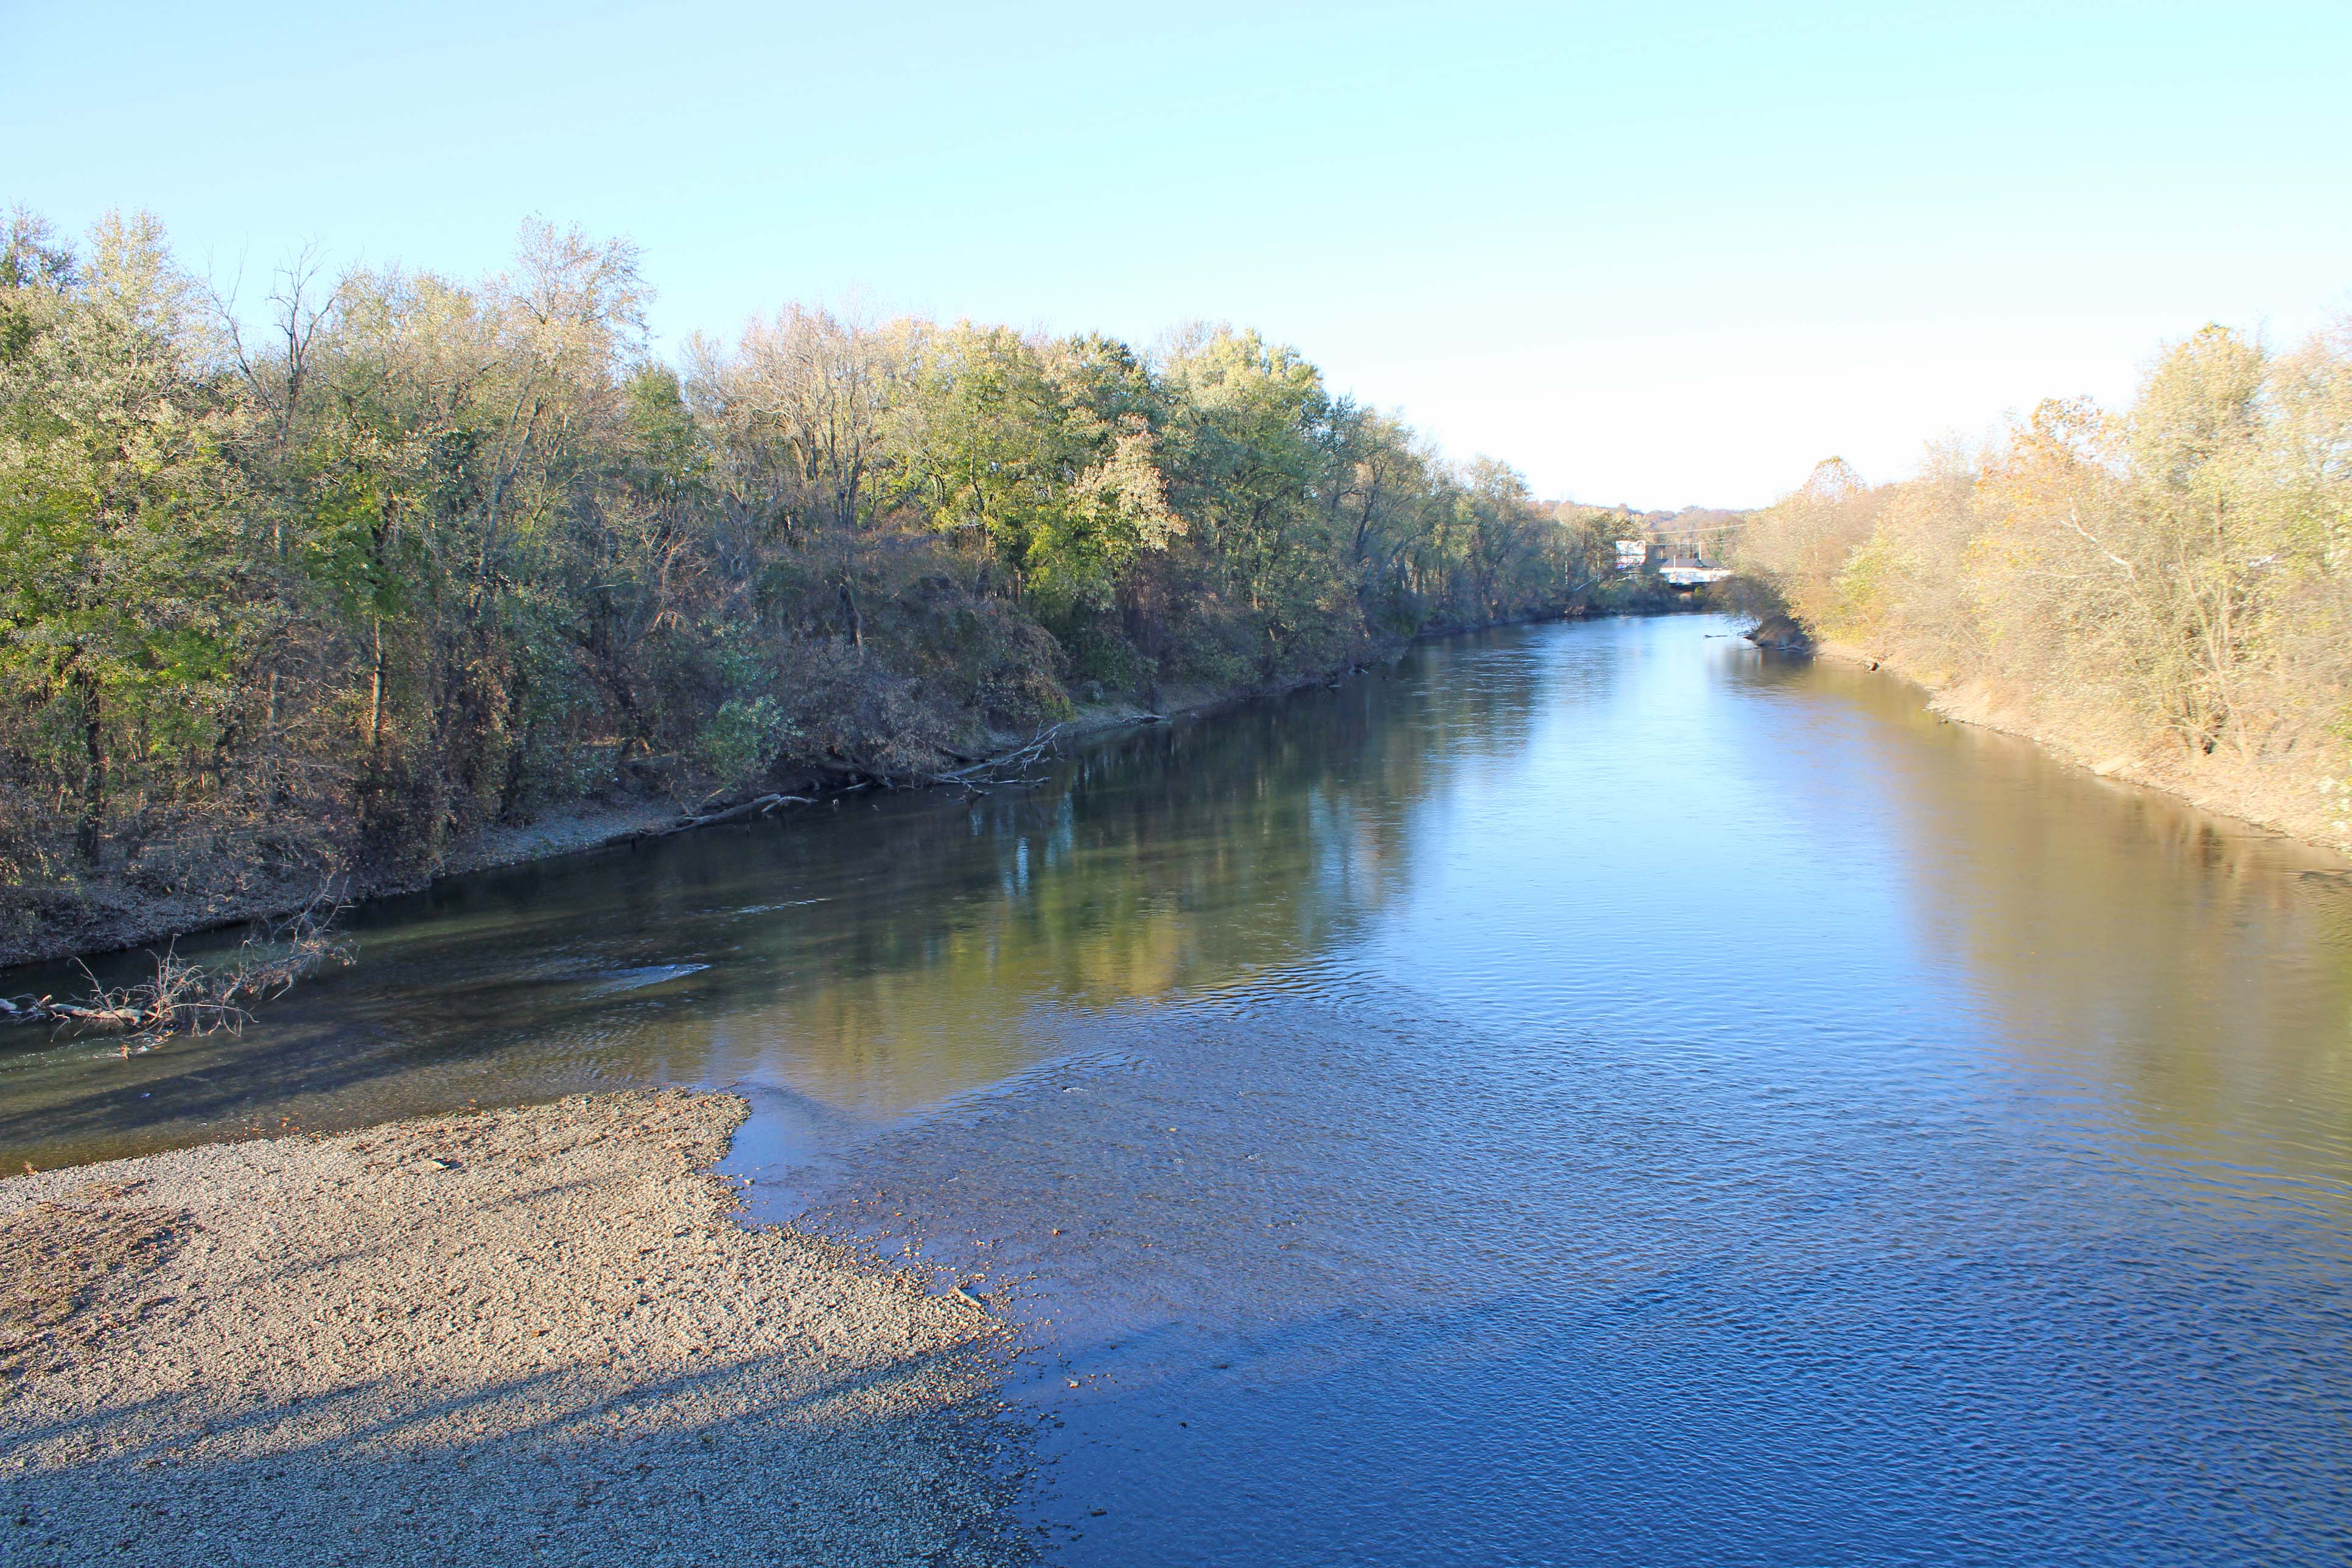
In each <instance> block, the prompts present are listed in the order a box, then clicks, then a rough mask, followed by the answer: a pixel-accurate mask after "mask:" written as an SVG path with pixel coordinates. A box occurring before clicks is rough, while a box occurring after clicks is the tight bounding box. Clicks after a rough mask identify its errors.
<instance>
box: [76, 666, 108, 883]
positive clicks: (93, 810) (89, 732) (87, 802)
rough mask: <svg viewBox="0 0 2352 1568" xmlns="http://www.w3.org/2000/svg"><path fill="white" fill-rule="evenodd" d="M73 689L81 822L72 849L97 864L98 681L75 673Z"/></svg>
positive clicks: (101, 777)
mask: <svg viewBox="0 0 2352 1568" xmlns="http://www.w3.org/2000/svg"><path fill="white" fill-rule="evenodd" d="M74 688H75V690H76V691H77V692H78V693H79V696H80V698H81V723H82V731H81V734H82V748H83V752H84V756H83V762H82V774H81V822H80V824H79V826H78V827H77V828H76V829H75V831H74V848H75V849H76V850H77V851H78V852H79V854H80V856H81V858H82V860H83V862H84V863H85V864H86V865H89V866H93V867H94V866H96V865H97V864H98V852H99V846H100V840H101V837H102V836H103V834H104V831H105V828H106V715H105V710H104V708H103V707H102V706H101V704H100V698H99V692H98V682H97V681H95V680H93V679H90V677H89V672H88V671H86V670H76V671H75V673H74Z"/></svg>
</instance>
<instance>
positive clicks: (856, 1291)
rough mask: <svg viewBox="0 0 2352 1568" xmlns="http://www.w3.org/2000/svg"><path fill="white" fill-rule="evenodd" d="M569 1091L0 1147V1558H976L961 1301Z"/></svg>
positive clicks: (654, 1113) (709, 1125)
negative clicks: (812, 1233)
mask: <svg viewBox="0 0 2352 1568" xmlns="http://www.w3.org/2000/svg"><path fill="white" fill-rule="evenodd" d="M743 1114H744V1108H743V1102H742V1101H741V1100H738V1099H735V1098H733V1097H731V1096H726V1095H715V1094H685V1093H677V1092H664V1093H658V1094H604V1095H593V1096H587V1097H581V1098H574V1099H571V1100H562V1101H560V1102H559V1103H557V1104H554V1105H548V1106H540V1107H536V1108H532V1109H528V1110H505V1111H495V1112H484V1113H480V1114H474V1115H465V1116H458V1117H450V1118H440V1119H435V1120H430V1121H410V1122H400V1123H395V1124H393V1125H389V1126H383V1127H377V1128H372V1129H369V1130H367V1131H361V1132H355V1133H350V1134H346V1135H343V1136H340V1137H333V1138H318V1139H313V1138H282V1139H275V1140H271V1141H268V1142H247V1143H229V1144H213V1145H209V1146H206V1147H203V1148H196V1149H184V1150H177V1151H174V1152H169V1153H164V1154H156V1155H152V1156H149V1157H147V1158H144V1159H137V1160H123V1161H115V1162H111V1163H106V1164H100V1165H87V1166H81V1167H79V1168H76V1169H73V1170H63V1171H55V1172H47V1173H37V1174H26V1175H20V1176H16V1177H12V1178H9V1179H7V1180H5V1181H0V1562H5V1563H10V1564H20V1563H21V1564H25V1565H26V1568H33V1565H37V1564H38V1565H47V1564H51V1563H55V1564H59V1565H64V1564H68V1563H70V1564H74V1565H76V1568H80V1565H83V1564H88V1563H107V1562H122V1563H140V1564H150V1565H154V1568H163V1565H165V1564H173V1563H203V1564H205V1565H206V1568H222V1565H223V1564H227V1565H229V1568H265V1565H269V1564H278V1563H370V1564H375V1563H435V1564H450V1563H592V1562H593V1563H597V1564H599V1565H601V1568H621V1565H634V1564H641V1563H642V1564H672V1563H675V1564H706V1563H707V1564H718V1563H727V1564H746V1563H761V1564H765V1563H807V1564H813V1565H817V1564H821V1565H824V1568H850V1565H857V1564H866V1563H936V1564H947V1563H997V1562H1002V1561H1005V1560H1007V1559H1008V1558H1011V1557H1013V1556H1015V1555H1017V1552H1016V1549H1015V1548H1014V1547H1013V1545H1012V1544H1011V1537H1010V1536H1009V1535H1008V1534H1007V1533H1005V1531H1003V1529H1002V1528H1001V1527H1000V1525H999V1524H998V1522H997V1521H1000V1520H1001V1519H1002V1518H1003V1507H1002V1505H1003V1501H1004V1498H1003V1489H1002V1485H1003V1484H1002V1482H1001V1481H1000V1480H999V1479H996V1478H998V1477H1000V1476H1001V1475H1002V1474H1003V1472H1004V1468H1005V1467H1004V1466H1003V1465H1002V1464H1000V1463H998V1462H997V1460H998V1446H999V1443H1000V1433H1001V1431H1002V1428H1001V1426H999V1424H998V1423H997V1422H996V1421H994V1420H993V1419H992V1416H993V1415H994V1413H995V1412H996V1410H997V1409H998V1406H997V1405H996V1403H995V1394H994V1389H995V1373H996V1365H997V1360H996V1358H997V1352H998V1347H999V1344H1000V1341H999V1338H998V1330H997V1328H996V1326H995V1325H994V1323H993V1322H992V1321H991V1320H990V1319H989V1318H988V1317H987V1316H985V1315H984V1314H983V1313H982V1312H980V1311H978V1310H975V1309H974V1308H973V1306H972V1305H971V1303H969V1302H967V1301H964V1300H959V1299H957V1298H956V1297H954V1296H952V1295H950V1296H933V1295H929V1294H926V1293H925V1292H924V1291H923V1290H922V1289H920V1288H919V1286H918V1285H917V1284H915V1283H914V1282H913V1281H912V1280H911V1279H909V1278H908V1277H907V1276H905V1275H902V1274H898V1273H893V1272H891V1271H889V1270H887V1269H885V1268H880V1267H878V1266H877V1265H875V1264H873V1263H872V1262H870V1261H869V1260H866V1259H864V1258H860V1257H858V1256H857V1255H856V1254H854V1253H851V1252H849V1251H847V1250H845V1249H844V1248H841V1247H835V1246H834V1245H832V1244H830V1243H828V1242H825V1241H824V1240H821V1239H818V1238H815V1237H808V1236H803V1235H800V1234H797V1233H795V1232H793V1231H790V1230H777V1229H772V1228H764V1229H753V1228H748V1227H746V1226H743V1225H741V1224H740V1223H739V1222H738V1219H737V1217H736V1214H737V1204H736V1200H735V1196H734V1194H733V1190H732V1189H731V1188H730V1186H729V1185H728V1184H727V1183H726V1182H725V1181H723V1180H722V1179H720V1178H719V1177H717V1176H715V1175H713V1174H712V1173H711V1170H710V1167H711V1166H712V1164H713V1163H715V1162H716V1161H717V1160H718V1158H719V1155H720V1154H721V1153H722V1152H724V1150H725V1148H726V1145H727V1141H728V1138H729V1137H730V1135H731V1133H732V1132H733V1131H734V1130H735V1128H736V1127H737V1126H738V1125H739V1124H740V1121H741V1120H742V1117H743Z"/></svg>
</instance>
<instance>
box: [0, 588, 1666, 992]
mask: <svg viewBox="0 0 2352 1568" xmlns="http://www.w3.org/2000/svg"><path fill="white" fill-rule="evenodd" d="M1612 589H1616V590H1618V591H1614V592H1612V593H1609V594H1607V595H1601V596H1600V597H1599V601H1598V603H1596V604H1594V605H1572V606H1569V607H1565V608H1559V607H1555V608H1549V609H1545V610H1540V611H1537V612H1533V613H1530V614H1527V615H1518V616H1506V617H1503V618H1500V619H1497V620H1492V621H1484V622H1475V621H1474V622H1464V623H1461V624H1444V625H1437V626H1430V627H1428V628H1426V629H1424V630H1423V631H1422V632H1420V633H1418V634H1416V635H1415V636H1414V637H1411V638H1397V639H1393V640H1391V642H1389V643H1387V644H1385V645H1384V646H1382V647H1381V648H1380V649H1378V650H1377V651H1376V652H1374V653H1372V654H1370V655H1368V656H1366V658H1363V659H1361V660H1351V661H1349V662H1347V663H1344V664H1339V665H1336V666H1332V667H1329V668H1318V669H1317V670H1314V671H1312V672H1309V673H1307V674H1303V675H1296V676H1291V677H1288V678H1285V679H1270V680H1260V681H1255V682H1251V683H1248V684H1243V685H1235V686H1230V687H1225V688H1222V689H1205V690H1204V689H1199V688H1179V687H1173V686H1171V687H1168V688H1165V689H1161V690H1160V691H1158V692H1155V693H1152V694H1151V695H1153V696H1155V697H1157V699H1158V701H1157V702H1156V704H1154V705H1151V706H1145V705H1143V704H1142V703H1139V702H1137V701H1134V700H1095V701H1089V702H1087V703H1086V704H1084V705H1083V706H1081V707H1079V708H1077V709H1076V711H1075V713H1074V715H1073V716H1072V717H1070V718H1068V719H1066V720H1063V721H1059V722H1057V723H1053V724H1041V725H1040V726H1039V728H1038V729H1036V730H1034V731H1027V732H1001V733H996V734H992V735H990V736H987V737H986V738H985V740H984V741H983V742H981V744H982V746H984V747H985V748H986V753H985V754H982V753H979V752H975V753H972V754H961V755H951V756H950V759H949V762H950V764H951V765H950V769H949V773H952V774H955V775H959V776H956V777H951V778H947V784H948V787H950V788H955V789H960V790H970V789H971V788H973V787H975V784H976V783H978V784H984V783H986V781H987V776H988V775H986V774H985V773H982V774H981V775H979V778H978V779H977V780H974V779H973V778H972V777H971V769H970V764H972V763H981V762H984V761H986V757H987V755H990V754H995V755H1002V754H1010V753H1013V752H1018V751H1020V750H1022V749H1023V748H1024V747H1025V746H1026V745H1028V744H1029V743H1032V742H1034V741H1035V740H1036V739H1037V738H1038V737H1039V736H1041V735H1045V734H1048V733H1050V734H1051V735H1052V737H1053V741H1054V744H1055V749H1059V748H1061V747H1063V746H1066V745H1070V744H1076V743H1079V742H1084V741H1086V740H1087V739H1088V738H1089V737H1094V736H1099V735H1102V734H1105V733H1108V732H1109V731H1117V730H1122V729H1127V728H1130V727H1133V726H1137V725H1143V724H1153V723H1160V722H1165V721H1169V720H1172V719H1181V718H1195V717H1199V716H1202V715H1204V714H1208V713H1213V712H1215V711H1217V710H1221V709H1225V708H1230V707H1234V706H1235V705H1238V704H1241V703H1244V702H1248V701H1252V700H1261V699H1265V698H1279V697H1284V696H1287V695H1289V694H1291V693H1293V692H1298V691H1307V690H1313V689H1320V688H1327V687H1335V686H1338V685H1339V684H1340V683H1342V682H1344V681H1346V680H1348V679H1352V678H1353V677H1356V676H1358V675H1360V674H1363V673H1364V672H1365V671H1367V670H1369V669H1371V668H1380V667H1383V666H1386V665H1390V664H1392V663H1394V662H1395V660H1396V659H1398V658H1401V657H1402V655H1403V654H1404V652H1405V651H1406V649H1407V648H1409V647H1412V646H1414V645H1416V644H1420V643H1427V642H1433V641H1442V640H1444V639H1446V638H1451V637H1469V636H1475V635H1477V634H1479V633H1483V632H1491V631H1497V630H1502V629H1505V628H1507V627H1512V626H1541V625H1548V624H1552V623H1556V622H1560V621H1571V620H1581V619H1585V618H1588V617H1590V616H1594V615H1598V614H1632V615H1674V614H1680V613H1687V612H1692V611H1703V610H1705V609H1706V607H1707V606H1706V602H1705V599H1704V597H1703V596H1695V595H1687V594H1675V593H1674V592H1672V591H1664V590H1662V591H1655V592H1652V591H1645V590H1644V589H1643V588H1642V587H1641V586H1640V585H1639V584H1634V585H1631V586H1630V588H1621V587H1620V585H1617V584H1612ZM945 776H946V775H943V774H940V773H893V772H891V771H890V770H889V769H888V768H887V767H884V766H881V765H878V764H864V765H861V764H856V763H841V764H839V765H836V766H832V767H828V768H825V769H823V770H813V769H810V768H806V767H798V768H793V767H784V768H779V769H776V770H772V771H771V772H769V773H766V774H764V775H763V776H761V778H760V779H759V780H757V781H756V782H754V783H751V784H745V785H742V786H740V787H737V788H734V789H730V790H725V791H720V792H717V793H713V794H709V795H701V796H699V797H690V796H688V795H682V794H680V793H679V792H678V791H677V789H675V788H663V787H660V785H659V784H658V783H657V782H656V780H655V779H654V778H652V777H650V776H649V775H647V774H646V773H643V772H642V771H640V772H638V773H624V774H623V775H621V777H620V778H619V779H618V780H616V783H615V786H614V788H613V789H610V790H608V791H606V792H604V793H602V794H600V795H594V796H592V797H589V798H586V799H583V800H580V801H576V802H573V803H571V804H568V805H562V806H558V807H552V808H550V809H547V810H545V811H542V812H541V813H540V814H539V815H537V816H534V817H532V818H531V819H530V820H528V821H523V822H514V823H491V824H488V825H486V826H483V827H481V828H479V829H478V830H477V831H476V832H474V833H472V834H471V835H468V836H467V837H464V838H462V839H460V840H458V841H457V842H456V843H455V844H453V845H451V846H450V847H449V848H448V849H447V850H446V853H445V854H444V855H442V856H441V857H439V858H437V859H436V860H434V861H432V862H431V863H429V864H425V865H419V864H417V863H416V862H415V861H414V860H402V861H399V862H396V863H394V864H389V865H386V864H369V863H364V862H362V863H361V864H359V865H356V866H352V867H349V868H344V869H342V870H340V871H337V872H333V873H331V874H330V876H329V878H328V879H327V880H328V882H329V883H330V885H331V886H332V887H334V888H335V889H337V890H338V891H339V892H340V893H341V896H342V897H343V898H344V899H346V900H351V901H354V902H356V901H360V900H371V899H383V898H394V897H398V896H400V895H403V894H407V893H414V892H419V891H422V890H424V889H426V888H429V887H431V886H432V885H433V884H434V883H436V882H437V881H440V880H441V879H444V878H447V877H455V876H463V875H466V874H467V873H471V872H476V871H486V870H494V869H497V868H501V867H507V866H520V865H528V864H530V863H533V862H537V861H543V860H551V859H555V858H560V857H562V856H566V855H576V854H583V853H586V852H588V851H591V850H595V849H602V848H605V847H610V846H612V845H615V844H622V843H626V842H629V841H632V840H635V839H641V838H650V837H661V836H665V835H667V834H671V833H675V832H678V831H682V830H687V829H690V828H692V827H693V826H698V824H699V823H701V822H712V821H716V820H718V819H719V818H722V817H725V816H727V814H729V813H730V811H735V810H738V809H739V808H740V807H741V806H743V805H747V804H750V803H754V802H759V801H761V800H762V799H763V798H764V797H768V796H774V795H782V796H784V797H787V798H786V800H785V801H783V802H780V803H778V804H776V805H773V806H772V807H770V808H768V810H767V811H766V812H763V813H762V815H771V814H772V813H773V812H774V811H791V810H794V809H804V808H805V807H806V806H807V805H820V804H823V803H824V802H825V801H827V800H828V799H831V798H835V797H839V796H842V795H856V794H862V793H866V792H871V791H896V790H903V789H909V788H916V789H920V788H929V787H937V786H939V785H940V783H941V781H942V778H943V777H945ZM4 891H5V894H6V898H7V901H8V902H10V903H13V904H15V905H16V908H17V910H18V918H17V920H16V921H15V922H14V923H12V924H8V925H5V926H0V970H5V969H8V968H11V967H15V966H20V965H27V964H42V963H53V962H56V961H58V960H61V959H70V958H94V957H98V956H100V955H103V954H108V953H114V952H128V951H131V950H134V949H137V948H141V947H143V946H146V945H148V944H150V943H155V942H168V941H171V940H172V939H174V938H177V937H183V936H190V935H194V934H197V933H200V932H204V931H215V930H221V929H224V928H228V927H233V926H238V925H243V924H247V923H249V922H255V921H272V920H278V919H283V918H285V917H287V916H289V915H290V914H292V913H294V912H296V911H299V910H302V909H303V908H305V907H307V906H308V905H309V904H310V903H311V902H312V901H313V900H316V899H317V898H318V896H319V891H320V880H319V879H316V878H313V879H310V880H307V881H304V880H290V879H280V880H277V881H273V882H269V883H267V884H265V885H261V886H252V887H243V888H234V889H221V890H215V891H206V892H198V893H189V892H154V891H149V890H144V889H140V888H137V887H135V886H132V885H131V883H130V882H129V881H128V880H126V879H122V878H119V877H118V878H111V879H107V880H105V881H103V882H99V883H95V884H85V885H83V886H81V887H79V888H75V889H65V890H52V891H50V892H48V893H47V894H42V893H38V892H36V891H35V890H33V889H26V888H21V887H20V888H16V889H5V890H4ZM0 990H5V985H0Z"/></svg>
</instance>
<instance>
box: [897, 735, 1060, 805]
mask: <svg viewBox="0 0 2352 1568" xmlns="http://www.w3.org/2000/svg"><path fill="white" fill-rule="evenodd" d="M1068 728H1069V725H1067V724H1055V725H1053V726H1052V727H1050V728H1048V729H1044V730H1040V731H1037V733H1036V734H1035V735H1034V736H1033V737H1032V738H1031V739H1030V740H1029V742H1027V743H1026V744H1024V745H1020V746H1016V747H1014V748H1013V750H1012V751H1009V752H1005V753H1004V754H1003V756H1000V757H990V758H987V759H986V760H984V761H982V762H977V763H972V764H971V766H970V767H963V768H958V769H956V770H955V771H954V772H953V773H931V774H929V775H927V776H926V777H925V778H924V780H923V782H924V783H927V784H961V785H962V786H963V787H964V788H966V789H977V790H984V789H988V788H990V787H992V786H993V785H999V784H1041V783H1043V782H1044V781H1043V780H1042V779H1002V778H999V779H986V780H983V779H982V775H983V774H987V773H998V772H1001V771H1017V770H1019V769H1022V768H1025V767H1027V766H1028V765H1029V764H1030V763H1034V762H1035V761H1037V760H1038V759H1039V758H1040V757H1043V756H1045V754H1046V753H1047V752H1052V751H1053V750H1055V742H1058V741H1059V740H1060V739H1061V736H1062V731H1065V730H1066V729H1068Z"/></svg>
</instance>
